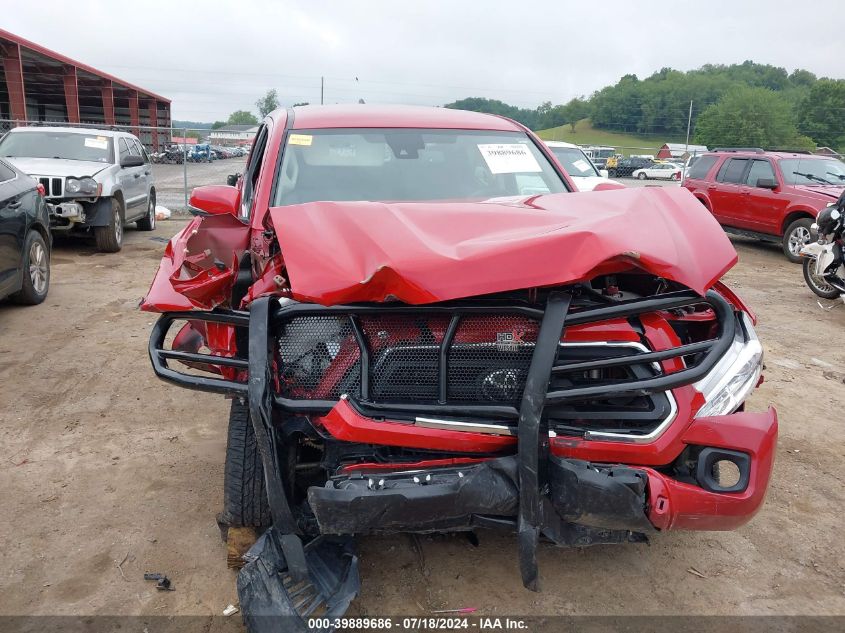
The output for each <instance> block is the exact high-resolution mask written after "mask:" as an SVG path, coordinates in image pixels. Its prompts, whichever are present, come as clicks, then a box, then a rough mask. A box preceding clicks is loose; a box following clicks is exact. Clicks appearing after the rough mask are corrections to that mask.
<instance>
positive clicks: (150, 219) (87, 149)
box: [0, 126, 156, 253]
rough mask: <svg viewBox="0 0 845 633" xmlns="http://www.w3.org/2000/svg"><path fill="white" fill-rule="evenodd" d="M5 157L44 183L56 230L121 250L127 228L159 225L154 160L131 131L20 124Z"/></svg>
mask: <svg viewBox="0 0 845 633" xmlns="http://www.w3.org/2000/svg"><path fill="white" fill-rule="evenodd" d="M0 156H3V157H5V158H6V159H7V160H8V161H9V162H10V163H12V164H13V165H14V166H15V167H17V168H18V169H20V170H21V171H23V172H24V173H27V174H29V175H30V176H32V177H33V178H35V179H36V180H37V181H38V182H40V183H41V185H42V186H43V187H44V191H45V197H46V198H47V204H48V205H49V208H50V227H51V229H52V230H54V231H68V232H74V233H84V234H89V233H91V232H93V234H94V237H95V238H96V240H97V248H99V249H100V250H101V251H105V252H110V253H113V252H116V251H119V250H120V247H121V245H122V244H123V226H124V224H126V223H127V222H136V223H137V226H138V228H139V229H141V230H144V231H152V230H153V229H154V228H155V221H156V220H155V187H154V186H153V175H152V169H151V165H150V158H149V156H147V152H146V151H145V150H144V146H143V145H141V142H140V141H139V140H138V138H137V137H135V136H133V135H132V134H129V133H127V132H117V131H114V130H92V129H83V128H72V127H40V126H31V127H18V128H13V129H12V130H10V131H9V132H8V134H6V136H4V137H3V140H2V141H0Z"/></svg>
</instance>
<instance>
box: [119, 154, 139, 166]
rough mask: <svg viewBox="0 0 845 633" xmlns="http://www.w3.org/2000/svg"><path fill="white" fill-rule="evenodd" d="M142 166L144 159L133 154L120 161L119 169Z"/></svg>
mask: <svg viewBox="0 0 845 633" xmlns="http://www.w3.org/2000/svg"><path fill="white" fill-rule="evenodd" d="M143 164H144V159H143V157H141V156H137V155H135V154H129V156H124V157H123V158H121V159H120V166H121V167H141V166H142V165H143Z"/></svg>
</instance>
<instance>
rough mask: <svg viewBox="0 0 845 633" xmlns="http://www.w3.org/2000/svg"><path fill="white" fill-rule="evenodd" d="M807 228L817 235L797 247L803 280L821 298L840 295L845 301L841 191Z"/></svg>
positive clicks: (844, 219)
mask: <svg viewBox="0 0 845 633" xmlns="http://www.w3.org/2000/svg"><path fill="white" fill-rule="evenodd" d="M810 230H811V231H812V232H814V233H817V234H818V239H817V240H816V241H815V242H810V243H808V244H806V245H805V246H804V247H803V248H802V249H801V251H800V254H801V257H802V258H803V259H804V261H803V269H804V281H805V282H806V284H807V286H808V287H809V288H810V290H812V291H813V292H814V293H815V294H816V295H817V296H819V297H821V298H822V299H836V298H839V297H841V298H842V301H843V302H845V258H843V254H842V247H843V233H845V192H843V194H842V195H841V196H840V197H839V200H837V202H836V203H835V204H831V205H829V206H827V207H825V208H824V209H822V211H821V212H820V213H819V215H818V218H816V222H815V224H813V225H812V226H811V227H810Z"/></svg>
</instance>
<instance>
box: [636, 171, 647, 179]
mask: <svg viewBox="0 0 845 633" xmlns="http://www.w3.org/2000/svg"><path fill="white" fill-rule="evenodd" d="M637 178H639V179H640V180H645V179H646V175H645V172H642V171H641V172H640V173H639V174H637Z"/></svg>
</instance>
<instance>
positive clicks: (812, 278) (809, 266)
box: [803, 257, 840, 299]
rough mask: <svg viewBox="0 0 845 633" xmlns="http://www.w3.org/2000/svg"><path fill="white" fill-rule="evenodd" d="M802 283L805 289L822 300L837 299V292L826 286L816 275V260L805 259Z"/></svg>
mask: <svg viewBox="0 0 845 633" xmlns="http://www.w3.org/2000/svg"><path fill="white" fill-rule="evenodd" d="M803 266H804V281H805V282H806V283H807V287H808V288H809V289H810V290H812V291H813V293H814V294H815V295H816V296H818V297H821V298H822V299H838V298H839V294H840V293H839V291H838V290H837V289H836V288H834V287H833V286H831V285H830V284H828V283H827V282H826V281H825V280H824V279H823V278H822V277H819V276H818V275H816V260H815V259H812V258H810V257H805V258H804V262H803Z"/></svg>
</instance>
